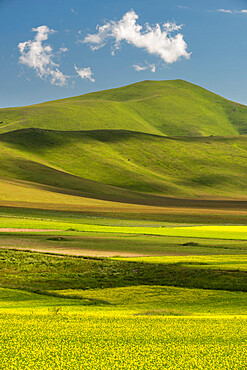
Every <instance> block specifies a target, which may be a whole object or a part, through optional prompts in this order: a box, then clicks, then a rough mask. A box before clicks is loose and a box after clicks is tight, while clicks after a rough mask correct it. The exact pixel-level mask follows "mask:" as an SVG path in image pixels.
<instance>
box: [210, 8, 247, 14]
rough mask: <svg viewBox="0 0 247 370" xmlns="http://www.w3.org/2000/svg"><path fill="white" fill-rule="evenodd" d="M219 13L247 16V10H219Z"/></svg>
mask: <svg viewBox="0 0 247 370" xmlns="http://www.w3.org/2000/svg"><path fill="white" fill-rule="evenodd" d="M217 12H219V13H227V14H247V9H242V10H230V9H218V10H217Z"/></svg>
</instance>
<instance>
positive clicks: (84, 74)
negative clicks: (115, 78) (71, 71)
mask: <svg viewBox="0 0 247 370" xmlns="http://www.w3.org/2000/svg"><path fill="white" fill-rule="evenodd" d="M74 67H75V70H76V73H77V74H78V75H79V76H80V77H81V78H82V79H87V80H90V81H91V82H94V81H95V79H94V78H93V77H92V76H93V72H92V71H91V68H90V67H87V68H77V66H76V65H75V66H74Z"/></svg>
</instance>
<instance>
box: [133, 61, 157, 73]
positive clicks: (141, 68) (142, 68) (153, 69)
mask: <svg viewBox="0 0 247 370" xmlns="http://www.w3.org/2000/svg"><path fill="white" fill-rule="evenodd" d="M133 68H134V69H135V70H136V71H137V72H141V71H146V70H150V71H151V72H153V73H155V72H156V66H155V64H148V63H146V65H145V66H140V65H138V64H134V65H133Z"/></svg>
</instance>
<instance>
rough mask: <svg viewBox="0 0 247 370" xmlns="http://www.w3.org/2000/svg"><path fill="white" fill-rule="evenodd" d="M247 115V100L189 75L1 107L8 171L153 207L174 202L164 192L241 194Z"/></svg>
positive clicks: (1, 144)
mask: <svg viewBox="0 0 247 370" xmlns="http://www.w3.org/2000/svg"><path fill="white" fill-rule="evenodd" d="M245 118H246V120H245ZM246 122H247V107H245V106H241V105H239V104H236V103H232V102H229V101H227V100H226V99H223V98H221V97H219V96H217V95H215V94H213V93H211V92H209V91H207V90H205V89H203V88H200V87H198V86H195V85H192V84H190V83H187V82H185V81H181V80H176V81H144V82H141V83H137V84H133V85H130V86H126V87H122V88H119V89H113V90H108V91H102V92H97V93H92V94H87V95H83V96H78V97H74V98H69V99H63V100H57V101H52V102H47V103H43V104H39V105H34V106H30V107H22V108H10V109H1V110H0V176H1V178H2V179H6V178H7V179H14V180H15V181H16V180H19V181H26V182H29V183H30V182H31V183H33V184H36V186H37V184H38V186H41V185H42V186H48V187H50V188H49V190H51V191H53V192H57V193H64V194H69V195H73V196H80V197H89V198H96V199H101V200H107V201H114V202H115V201H118V202H127V203H136V204H146V205H154V206H157V205H159V206H166V205H168V204H169V201H168V200H167V199H164V198H160V196H162V197H164V196H165V197H179V198H238V199H242V198H246V187H247V177H246V172H247V171H246V170H247V164H246V163H247V160H246V159H247V137H246V136H245V135H243V134H244V133H246V132H247V124H246ZM180 203H181V202H180ZM177 206H179V204H178V205H177Z"/></svg>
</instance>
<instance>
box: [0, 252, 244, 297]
mask: <svg viewBox="0 0 247 370" xmlns="http://www.w3.org/2000/svg"><path fill="white" fill-rule="evenodd" d="M235 257H236V256H232V261H233V263H234V261H235ZM210 258H211V256H209V261H210ZM222 260H223V257H222ZM245 260H246V258H245ZM226 261H228V262H229V263H231V262H230V260H229V259H227V256H226ZM204 262H205V263H207V257H206V256H205V258H204ZM240 263H241V262H240ZM209 266H210V264H209ZM0 270H1V274H0V286H1V287H6V288H14V289H24V290H30V291H33V292H40V293H44V292H50V291H52V290H66V289H97V288H113V287H128V286H138V285H149V286H154V285H162V286H176V287H183V288H185V287H187V288H197V289H199V288H200V289H211V290H212V289H213V290H227V291H247V274H246V271H242V270H240V269H239V271H238V269H236V264H235V269H234V271H232V270H229V269H227V268H226V269H224V270H222V271H219V270H218V269H213V268H210V267H209V268H201V267H200V266H198V262H197V265H196V266H194V265H193V264H187V265H186V266H185V265H182V263H181V264H179V263H176V259H175V260H174V262H173V263H167V264H165V263H150V262H144V261H141V260H140V261H131V259H128V260H123V259H121V260H113V259H106V258H93V257H91V258H90V257H84V258H83V257H81V258H80V257H71V256H65V255H64V256H62V255H59V256H56V255H49V254H43V253H37V252H27V251H16V250H4V249H0Z"/></svg>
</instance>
